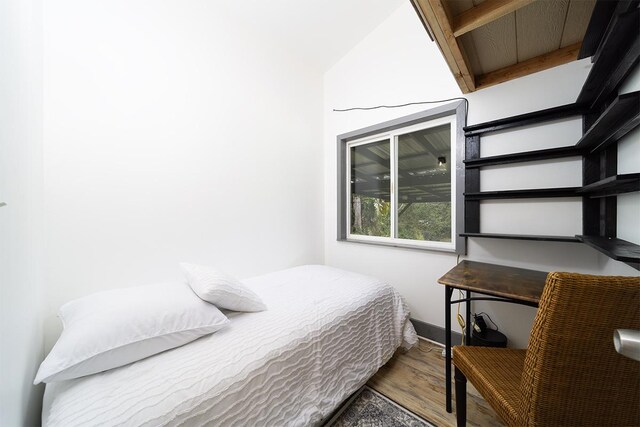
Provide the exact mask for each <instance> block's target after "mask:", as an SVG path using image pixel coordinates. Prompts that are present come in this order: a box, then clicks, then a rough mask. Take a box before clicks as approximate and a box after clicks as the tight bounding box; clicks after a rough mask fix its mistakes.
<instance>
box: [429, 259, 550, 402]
mask: <svg viewBox="0 0 640 427" xmlns="http://www.w3.org/2000/svg"><path fill="white" fill-rule="evenodd" d="M547 274H548V273H546V272H544V271H535V270H525V269H524V268H514V267H506V266H504V265H495V264H485V263H482V262H475V261H467V260H464V261H462V262H460V263H459V264H458V265H456V266H455V267H453V268H452V269H451V270H449V271H448V272H447V274H445V275H444V276H442V277H441V278H439V279H438V283H440V284H442V285H445V292H444V298H445V299H444V303H445V308H444V310H445V319H444V322H445V372H446V384H445V387H446V407H447V412H451V305H452V304H458V303H462V302H464V303H465V309H466V313H465V317H466V319H465V345H469V344H470V343H471V321H470V319H471V304H470V302H471V301H502V302H510V303H515V304H522V305H528V306H530V307H537V306H538V302H539V301H540V295H542V289H543V288H544V284H545V282H546V280H547ZM454 289H460V290H463V291H465V294H466V295H465V298H461V299H457V300H454V301H452V300H451V296H452V295H453V290H454ZM472 292H475V293H478V294H482V295H485V296H481V297H472V296H471V293H472Z"/></svg>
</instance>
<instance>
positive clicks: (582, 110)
mask: <svg viewBox="0 0 640 427" xmlns="http://www.w3.org/2000/svg"><path fill="white" fill-rule="evenodd" d="M599 9H600V10H605V9H606V11H607V14H608V16H607V17H606V19H605V18H604V17H603V16H600V15H599V16H597V17H595V18H592V22H590V24H589V29H588V31H587V36H585V40H587V39H588V40H589V44H590V46H589V47H588V49H586V50H587V51H589V52H592V53H593V52H595V54H594V57H593V58H594V61H593V62H594V64H593V67H592V68H591V71H590V73H589V76H588V77H587V80H586V82H585V84H584V86H583V88H582V91H581V92H580V95H579V96H578V99H577V100H576V102H575V103H574V104H569V105H563V106H560V107H554V108H548V109H546V110H540V111H533V112H531V113H527V114H520V115H517V116H513V117H507V118H504V119H499V120H493V121H490V122H486V123H480V124H476V125H473V126H467V127H465V128H464V130H465V136H466V143H465V160H464V165H465V189H464V197H465V203H464V209H465V221H464V232H463V233H461V234H460V235H461V236H464V237H469V238H489V239H516V240H534V241H546V242H571V243H576V242H577V243H580V242H582V243H584V244H587V245H589V246H591V247H593V248H595V249H597V250H598V251H600V252H602V253H604V254H606V255H607V256H609V257H611V258H613V259H615V260H618V261H622V262H625V263H627V264H628V265H630V266H632V267H634V268H636V269H638V270H640V245H636V244H634V243H631V242H627V241H624V240H621V239H618V238H617V236H616V233H617V197H616V196H617V195H618V194H622V193H629V192H636V191H640V173H631V174H618V171H617V167H618V152H617V142H618V141H619V140H620V139H621V138H622V137H624V136H625V135H626V134H628V133H629V132H630V131H631V130H633V129H634V128H636V127H637V126H638V125H640V92H638V91H637V92H632V93H627V94H622V95H620V94H618V89H619V87H620V85H621V84H622V82H623V81H624V79H625V78H626V76H627V75H628V74H629V72H630V71H631V70H632V69H633V68H634V67H635V66H636V64H638V62H640V59H639V58H640V31H638V22H640V7H639V6H638V3H637V2H629V1H619V2H616V3H615V6H610V5H607V6H600V7H599ZM590 35H591V36H592V37H591V38H589V36H590ZM596 39H597V40H596ZM596 44H597V49H596V48H595V47H594V46H595V45H596ZM576 115H580V116H582V120H583V135H582V137H581V138H580V140H579V141H577V142H576V143H575V145H572V146H565V147H560V148H551V149H544V150H534V151H527V152H520V153H513V154H503V155H498V156H491V157H480V144H481V137H482V136H483V135H484V134H487V133H491V132H497V131H504V130H507V129H512V128H518V127H524V126H531V125H539V124H542V123H545V122H550V121H554V120H558V119H563V118H568V117H572V116H576ZM567 142H569V141H567ZM574 156H580V157H582V186H581V187H565V188H540V189H525V190H504V191H480V171H481V169H482V168H483V167H487V166H495V165H507V164H508V165H511V164H516V163H523V162H531V161H539V160H550V159H556V158H564V157H574ZM549 197H580V198H581V199H582V218H583V219H582V235H578V236H543V235H522V234H500V233H482V232H481V230H480V203H481V201H482V200H490V199H531V198H549Z"/></svg>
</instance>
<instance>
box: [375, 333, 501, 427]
mask: <svg viewBox="0 0 640 427" xmlns="http://www.w3.org/2000/svg"><path fill="white" fill-rule="evenodd" d="M442 348H443V347H441V346H439V345H437V344H435V343H432V342H429V341H425V340H419V344H418V345H417V346H416V347H414V348H413V349H411V350H410V351H409V352H407V353H401V352H398V353H396V355H395V356H393V358H392V359H391V360H390V361H389V362H388V363H387V364H386V365H384V366H383V367H382V368H380V370H379V371H378V372H377V373H376V374H375V375H374V376H373V378H371V379H370V380H369V382H368V383H367V385H369V387H371V388H373V389H375V390H376V391H378V392H379V393H382V394H384V395H385V396H386V397H388V398H389V399H391V400H393V401H394V402H396V403H398V404H399V405H401V406H403V407H404V408H406V409H408V410H409V411H411V412H413V413H415V414H418V415H419V416H421V417H422V418H424V419H426V420H428V421H430V422H432V423H433V424H435V425H437V426H438V427H449V426H455V425H456V415H455V392H454V397H453V406H454V411H453V413H451V414H449V413H447V411H446V410H445V407H444V401H445V391H444V384H445V379H444V358H443V357H442V355H441V354H442ZM452 388H453V386H452ZM467 425H468V426H482V427H486V426H503V425H504V424H502V422H501V421H500V419H499V418H498V416H497V415H496V414H495V412H494V411H493V409H491V407H490V406H489V404H488V403H487V402H485V400H484V399H483V398H482V397H481V396H480V394H479V393H478V392H477V391H476V390H475V389H474V388H473V386H471V385H470V384H469V383H467Z"/></svg>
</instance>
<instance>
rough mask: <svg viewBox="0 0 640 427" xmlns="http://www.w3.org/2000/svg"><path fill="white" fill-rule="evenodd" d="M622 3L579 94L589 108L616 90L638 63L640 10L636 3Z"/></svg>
mask: <svg viewBox="0 0 640 427" xmlns="http://www.w3.org/2000/svg"><path fill="white" fill-rule="evenodd" d="M599 3H606V2H599ZM622 3H623V2H620V3H618V5H619V6H621V9H620V10H618V11H616V12H615V13H614V16H613V18H612V19H611V22H610V23H609V25H608V26H607V30H606V31H605V34H604V35H603V36H602V41H601V42H600V43H599V44H598V47H597V49H596V51H595V52H594V57H593V60H592V62H593V67H592V68H591V71H589V75H588V76H587V80H586V81H585V83H584V85H583V86H582V90H581V91H580V94H579V95H578V99H577V100H576V103H578V104H581V105H585V106H587V107H591V106H594V105H597V104H599V103H600V102H601V101H602V100H604V99H606V98H607V97H608V96H609V95H610V94H612V93H615V90H616V89H617V88H618V87H619V86H620V84H621V83H622V81H624V79H625V78H626V77H627V76H628V75H629V73H630V72H631V70H632V69H633V68H634V67H635V66H636V64H637V63H638V53H639V47H640V45H639V43H638V42H639V37H640V36H639V34H638V20H639V19H640V12H639V10H638V9H637V5H636V4H635V2H626V3H627V6H624V5H623V4H622ZM585 39H587V36H585Z"/></svg>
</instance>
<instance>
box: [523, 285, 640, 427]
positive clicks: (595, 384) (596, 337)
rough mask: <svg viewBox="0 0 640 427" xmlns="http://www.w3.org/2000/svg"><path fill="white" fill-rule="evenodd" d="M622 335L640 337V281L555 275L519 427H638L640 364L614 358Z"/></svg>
mask: <svg viewBox="0 0 640 427" xmlns="http://www.w3.org/2000/svg"><path fill="white" fill-rule="evenodd" d="M619 328H625V329H640V277H611V276H609V277H607V276H590V275H583V274H575V273H549V276H548V277H547V282H546V285H545V288H544V291H543V294H542V297H541V300H540V306H539V309H538V311H537V314H536V317H535V320H534V324H533V328H532V331H531V337H530V339H529V346H528V348H527V352H526V356H525V363H524V370H523V374H522V382H521V384H520V387H521V393H522V394H521V397H522V399H520V402H519V404H520V408H519V410H518V411H517V412H518V417H519V419H518V421H517V423H516V424H517V425H520V426H563V425H580V426H609V425H610V426H637V425H640V362H637V361H634V360H632V359H629V358H626V357H624V356H622V355H620V354H618V353H617V352H616V351H615V349H614V346H613V333H614V330H615V329H619Z"/></svg>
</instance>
